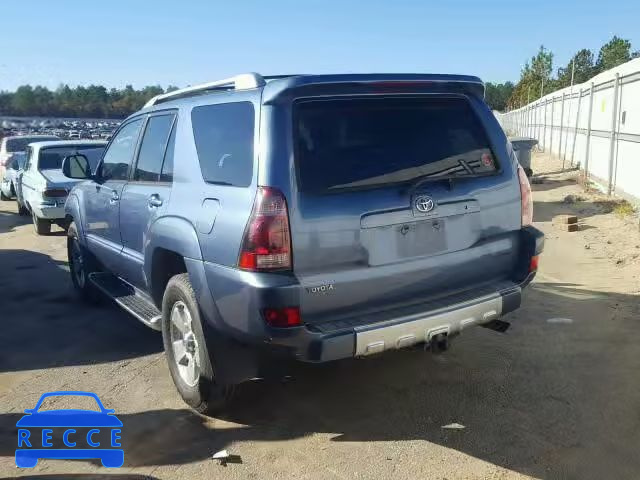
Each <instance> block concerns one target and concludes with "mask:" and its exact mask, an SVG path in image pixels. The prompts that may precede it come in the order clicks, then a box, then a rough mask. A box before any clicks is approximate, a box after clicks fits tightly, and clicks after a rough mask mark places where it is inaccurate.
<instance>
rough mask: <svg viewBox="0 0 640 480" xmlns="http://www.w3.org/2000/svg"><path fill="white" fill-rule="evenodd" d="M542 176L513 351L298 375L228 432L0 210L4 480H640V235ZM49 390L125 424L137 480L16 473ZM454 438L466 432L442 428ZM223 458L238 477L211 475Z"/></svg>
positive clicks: (55, 242) (48, 470) (483, 349)
mask: <svg viewBox="0 0 640 480" xmlns="http://www.w3.org/2000/svg"><path fill="white" fill-rule="evenodd" d="M534 170H535V171H536V172H537V173H538V174H539V175H541V176H543V177H544V180H543V183H541V184H538V185H534V189H535V190H536V192H535V200H536V206H535V208H536V210H535V217H536V219H537V224H538V226H539V227H540V228H542V229H543V230H544V231H545V233H546V234H547V238H548V239H547V245H546V250H545V253H544V256H543V259H542V262H541V271H540V274H539V275H538V277H537V279H536V281H535V282H534V284H533V285H532V286H531V287H530V288H529V289H528V290H527V292H526V294H525V299H524V304H523V306H522V308H521V309H520V310H519V311H517V312H514V313H513V314H510V315H509V316H508V317H507V318H506V319H507V320H509V321H511V322H512V323H513V326H512V328H511V329H510V330H509V331H508V332H507V333H506V334H498V333H496V332H493V331H490V330H486V329H482V328H476V329H472V330H470V331H467V332H465V333H464V335H461V336H460V337H459V338H458V339H457V340H456V341H454V342H453V344H452V348H451V350H450V351H448V352H446V353H444V354H441V355H437V356H434V355H432V354H429V353H424V352H421V351H416V350H411V351H402V352H397V353H391V354H385V355H382V356H379V357H374V358H371V359H367V360H357V361H349V362H342V363H337V364H332V365H326V366H320V367H310V366H297V367H296V368H295V370H294V371H293V373H294V378H293V379H292V380H291V381H289V382H287V383H277V382H271V383H257V382H256V383H252V384H250V385H246V386H245V387H244V388H243V389H242V392H241V397H240V399H239V401H238V403H237V404H236V405H234V407H233V408H232V410H231V411H229V412H228V413H227V414H225V416H224V417H220V418H206V417H201V416H198V415H196V414H194V413H192V412H191V411H190V410H189V409H188V408H186V407H185V405H184V404H183V403H182V402H181V400H180V398H179V397H178V394H177V393H176V391H175V389H174V387H173V384H172V382H171V379H170V377H169V372H168V369H167V366H166V362H165V359H164V356H163V354H162V345H161V343H162V342H161V338H160V336H159V335H158V334H157V333H155V332H153V331H151V330H148V329H146V327H144V326H142V325H141V324H139V323H137V322H136V320H134V319H132V318H131V317H129V316H128V315H127V314H125V313H123V312H121V311H119V310H118V309H117V308H116V307H113V306H111V305H109V304H108V303H107V304H104V305H102V306H99V307H87V306H83V305H81V304H79V303H78V302H77V301H75V299H74V297H73V294H72V291H71V282H70V280H69V275H68V271H67V266H66V251H65V237H64V235H63V234H62V232H58V233H54V234H52V235H51V236H46V237H37V236H36V235H35V234H34V232H33V229H32V227H31V225H30V224H29V223H28V221H27V220H26V219H24V218H23V217H19V216H18V215H17V214H16V207H15V203H14V202H0V292H2V297H1V298H2V300H0V305H1V308H0V312H1V313H0V318H1V319H2V324H1V325H2V334H1V335H0V477H1V476H7V477H13V476H32V478H47V477H50V478H68V475H69V474H76V475H75V476H73V478H107V474H109V476H114V477H116V478H150V477H151V478H167V479H183V478H184V479H192V478H225V479H233V478H256V479H265V478H267V479H272V478H273V479H275V478H294V477H295V478H340V479H345V478H349V479H352V478H356V479H359V478H391V477H392V476H393V478H407V479H414V478H434V479H458V478H465V479H466V478H482V479H484V478H492V479H497V478H499V479H507V478H508V479H512V478H531V477H533V478H545V479H546V478H553V479H555V478H575V479H590V478H593V479H596V478H597V479H602V478H611V479H626V478H629V479H634V478H639V477H640V456H639V455H638V454H637V449H638V445H640V415H639V414H638V412H640V388H639V386H638V385H639V383H638V378H639V377H638V372H639V371H640V302H639V299H640V297H639V292H640V279H639V274H640V264H639V263H638V257H637V256H636V257H634V256H633V255H634V254H636V253H639V252H640V247H636V245H640V234H639V233H638V230H637V223H634V221H633V220H631V219H630V218H626V219H625V218H620V217H619V216H618V215H616V214H615V213H613V212H610V211H609V210H610V209H607V208H604V209H601V208H600V206H598V205H596V204H594V203H593V199H592V198H590V197H587V196H585V197H584V199H583V200H580V201H577V202H573V203H565V202H564V199H565V197H566V196H567V195H571V194H573V195H583V194H582V190H581V189H580V188H579V187H577V186H576V184H575V180H574V178H575V176H576V173H575V172H569V173H566V172H560V173H553V172H557V170H558V165H557V162H556V161H555V160H550V159H547V158H546V157H544V156H541V155H536V156H535V158H534ZM581 209H582V213H580V212H579V211H580V210H581ZM559 213H577V214H578V215H580V216H581V230H580V231H579V232H575V233H565V232H560V231H558V230H555V229H554V227H552V225H551V219H552V217H553V216H554V215H556V214H559ZM586 245H588V247H587V246H586ZM636 250H637V252H636ZM620 258H622V262H618V260H620ZM52 390H89V391H94V392H96V393H97V394H98V395H99V396H100V398H101V399H102V401H103V402H104V403H105V405H106V406H107V407H108V408H114V409H115V410H116V413H117V415H118V417H119V418H120V419H121V420H122V422H123V424H124V427H123V444H124V449H125V465H124V467H123V468H121V469H119V470H106V469H104V468H102V467H100V466H99V464H97V463H95V462H93V461H54V460H41V461H40V462H39V464H38V466H37V467H36V468H34V469H17V468H16V467H15V465H14V460H13V455H14V449H15V448H16V437H17V434H16V428H15V423H16V421H17V420H18V419H19V418H20V417H21V415H22V411H23V410H24V409H25V408H32V407H33V406H34V404H35V402H36V400H37V399H38V398H39V396H40V394H41V393H43V392H46V391H52ZM452 422H457V423H460V424H462V425H464V426H465V427H466V428H465V429H463V430H444V429H442V426H443V425H446V424H450V423H452ZM221 449H227V450H228V451H229V453H231V454H233V455H236V456H237V457H236V458H235V462H236V463H229V464H228V465H227V466H226V467H225V466H222V465H219V464H218V462H217V461H214V460H212V459H211V455H212V454H213V453H215V452H216V451H218V450H221Z"/></svg>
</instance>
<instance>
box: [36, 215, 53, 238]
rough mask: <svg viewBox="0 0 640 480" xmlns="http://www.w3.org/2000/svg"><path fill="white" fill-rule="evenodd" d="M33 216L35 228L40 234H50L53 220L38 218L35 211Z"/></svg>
mask: <svg viewBox="0 0 640 480" xmlns="http://www.w3.org/2000/svg"><path fill="white" fill-rule="evenodd" d="M31 218H32V219H33V229H34V230H35V231H36V233H37V234H38V235H49V234H50V233H51V221H49V220H45V219H44V218H38V216H37V215H36V212H34V211H32V212H31Z"/></svg>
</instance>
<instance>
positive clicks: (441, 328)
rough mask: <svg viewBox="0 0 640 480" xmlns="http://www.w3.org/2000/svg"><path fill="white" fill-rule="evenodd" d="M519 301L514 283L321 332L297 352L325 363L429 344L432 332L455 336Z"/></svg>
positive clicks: (517, 304) (492, 318)
mask: <svg viewBox="0 0 640 480" xmlns="http://www.w3.org/2000/svg"><path fill="white" fill-rule="evenodd" d="M520 301H521V289H520V287H519V286H517V285H514V286H513V287H512V288H510V289H506V290H503V291H500V292H496V293H494V294H492V295H487V296H483V297H479V298H475V299H471V300H467V301H462V302H460V303H454V304H451V305H449V306H447V307H443V308H440V309H436V310H432V311H429V312H423V313H417V314H412V315H406V316H401V317H397V318H394V319H392V320H388V321H384V322H379V323H373V324H367V325H362V326H355V327H353V328H347V329H343V330H340V331H335V332H323V333H320V334H318V335H317V336H315V337H314V338H313V339H312V340H311V341H310V342H309V345H308V348H307V351H306V355H298V359H299V360H302V361H307V362H328V361H332V360H339V359H343V358H350V357H363V356H367V355H372V354H375V353H380V352H383V351H386V350H398V349H402V348H406V347H410V346H412V345H415V344H419V343H425V344H428V343H429V342H430V341H431V340H432V338H433V337H434V336H435V335H439V334H446V335H455V334H457V333H460V332H461V331H462V330H464V329H466V328H469V327H472V326H475V325H482V324H484V323H488V322H491V321H492V320H496V319H498V318H500V317H501V316H502V315H504V314H506V313H509V312H511V311H513V310H515V309H517V308H518V307H519V306H520Z"/></svg>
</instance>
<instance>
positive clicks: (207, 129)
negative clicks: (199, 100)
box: [191, 102, 255, 187]
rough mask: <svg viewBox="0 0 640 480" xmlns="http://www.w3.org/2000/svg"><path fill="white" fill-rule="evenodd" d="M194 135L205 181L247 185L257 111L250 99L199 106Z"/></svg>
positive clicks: (195, 116) (249, 181) (250, 168)
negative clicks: (247, 100)
mask: <svg viewBox="0 0 640 480" xmlns="http://www.w3.org/2000/svg"><path fill="white" fill-rule="evenodd" d="M191 122H192V125H193V137H194V140H195V144H196V150H197V152H198V159H199V160H200V168H201V170H202V176H203V178H204V180H205V181H206V182H209V183H216V184H220V185H234V186H238V187H246V186H248V185H250V184H251V177H252V175H253V148H254V145H253V144H254V133H253V132H254V123H255V113H254V110H253V104H252V103H251V102H237V103H223V104H218V105H206V106H202V107H196V108H194V109H193V111H192V112H191Z"/></svg>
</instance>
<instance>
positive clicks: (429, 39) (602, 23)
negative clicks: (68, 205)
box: [0, 0, 640, 90]
mask: <svg viewBox="0 0 640 480" xmlns="http://www.w3.org/2000/svg"><path fill="white" fill-rule="evenodd" d="M639 18H640V2H638V1H637V0H616V2H611V3H609V4H607V3H606V2H605V3H603V2H601V1H598V2H596V1H594V0H582V1H579V2H578V1H574V2H563V1H562V0H536V1H519V0H510V1H490V0H487V1H481V0H477V1H447V0H439V1H437V2H431V1H427V0H424V1H417V0H415V1H414V0H411V1H409V0H394V1H378V0H360V1H353V0H352V1H349V0H322V1H315V0H309V1H304V0H299V1H290V0H287V1H283V0H261V1H243V0H227V1H215V0H209V1H206V0H192V1H190V0H183V1H181V2H180V1H175V0H173V1H165V0H146V1H142V0H127V1H122V0H82V1H77V0H59V1H52V0H22V1H14V0H2V1H0V42H1V43H0V90H15V88H16V87H18V86H19V85H23V84H31V85H44V86H47V87H49V88H56V87H57V86H58V85H60V84H61V83H67V84H69V85H71V86H75V85H79V84H80V85H88V84H98V85H105V86H107V87H109V88H111V87H118V88H121V87H124V86H125V85H127V84H131V85H133V86H134V87H135V88H140V87H143V86H146V85H161V86H163V87H166V86H168V85H177V86H186V85H190V84H195V83H200V82H206V81H211V80H216V79H220V78H225V77H228V76H232V75H234V74H237V73H242V72H250V71H253V72H259V73H262V74H265V75H266V74H272V75H274V74H286V73H337V72H364V73H366V72H424V73H464V74H472V75H478V76H480V77H481V78H482V79H483V80H485V81H493V82H503V81H506V80H511V81H516V80H517V79H518V77H519V73H520V69H521V68H522V65H523V64H524V63H525V62H526V61H527V60H528V59H529V58H530V57H531V56H532V55H534V54H535V52H536V51H537V49H538V47H539V46H540V45H542V44H544V46H545V47H547V48H549V49H550V50H551V51H552V52H554V54H555V58H554V69H555V68H557V67H558V66H563V65H566V63H568V61H569V59H570V57H571V55H572V54H573V53H575V52H576V51H578V50H579V49H581V48H590V49H592V50H593V51H594V54H595V55H597V50H598V49H599V47H600V46H601V45H602V44H603V43H605V42H606V41H607V40H609V39H610V38H611V37H612V36H613V35H614V34H616V35H618V36H620V37H623V38H626V39H628V40H630V41H631V42H632V45H633V48H634V49H635V50H640V27H639V26H638V19H639Z"/></svg>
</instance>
